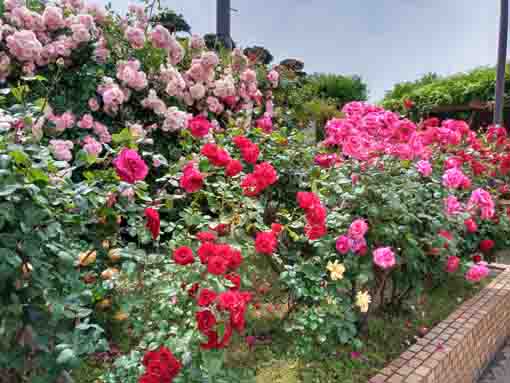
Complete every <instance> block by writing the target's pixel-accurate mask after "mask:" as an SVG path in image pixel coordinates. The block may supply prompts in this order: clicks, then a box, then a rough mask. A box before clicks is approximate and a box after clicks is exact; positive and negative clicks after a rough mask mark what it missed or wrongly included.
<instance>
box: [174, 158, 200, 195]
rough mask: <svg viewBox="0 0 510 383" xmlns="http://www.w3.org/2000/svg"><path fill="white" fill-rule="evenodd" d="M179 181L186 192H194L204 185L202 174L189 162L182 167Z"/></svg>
mask: <svg viewBox="0 0 510 383" xmlns="http://www.w3.org/2000/svg"><path fill="white" fill-rule="evenodd" d="M179 182H180V185H181V187H182V188H183V189H184V190H185V191H186V193H195V192H197V191H199V190H200V189H202V186H204V176H203V174H202V173H200V172H199V171H198V170H197V169H195V166H194V164H193V163H192V162H191V163H189V164H188V165H186V166H185V167H184V169H183V174H182V177H181V179H180V180H179Z"/></svg>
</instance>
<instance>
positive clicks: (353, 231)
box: [349, 219, 368, 239]
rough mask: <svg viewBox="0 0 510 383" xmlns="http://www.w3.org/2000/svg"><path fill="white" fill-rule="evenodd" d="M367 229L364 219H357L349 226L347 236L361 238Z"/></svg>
mask: <svg viewBox="0 0 510 383" xmlns="http://www.w3.org/2000/svg"><path fill="white" fill-rule="evenodd" d="M367 231H368V225H367V223H366V222H365V220H364V219H357V220H355V221H354V222H353V223H351V226H350V227H349V237H351V238H352V239H361V238H363V237H364V236H365V234H366V233H367Z"/></svg>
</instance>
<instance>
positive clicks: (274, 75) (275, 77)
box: [267, 69, 280, 88]
mask: <svg viewBox="0 0 510 383" xmlns="http://www.w3.org/2000/svg"><path fill="white" fill-rule="evenodd" d="M279 79H280V74H279V73H278V72H277V71H275V70H274V69H273V70H272V71H270V72H269V73H268V74H267V80H268V81H269V82H270V83H271V86H272V87H273V88H276V87H277V86H278V81H279Z"/></svg>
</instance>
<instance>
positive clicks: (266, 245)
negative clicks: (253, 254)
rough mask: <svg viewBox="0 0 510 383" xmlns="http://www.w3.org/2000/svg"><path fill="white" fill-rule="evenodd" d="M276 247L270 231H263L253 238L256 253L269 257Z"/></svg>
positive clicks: (274, 237)
mask: <svg viewBox="0 0 510 383" xmlns="http://www.w3.org/2000/svg"><path fill="white" fill-rule="evenodd" d="M277 246H278V241H277V240H276V236H275V234H274V233H273V232H272V231H264V232H259V233H257V237H256V238H255V250H256V251H257V253H260V254H266V255H271V254H273V253H274V252H275V250H276V247H277Z"/></svg>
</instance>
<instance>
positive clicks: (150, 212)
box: [145, 207, 161, 239]
mask: <svg viewBox="0 0 510 383" xmlns="http://www.w3.org/2000/svg"><path fill="white" fill-rule="evenodd" d="M145 217H146V218H147V223H146V224H145V227H146V228H147V229H149V231H150V232H151V234H152V239H156V238H158V236H159V230H160V224H161V221H160V219H159V213H158V211H157V210H154V209H152V208H150V207H148V208H147V209H145Z"/></svg>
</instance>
